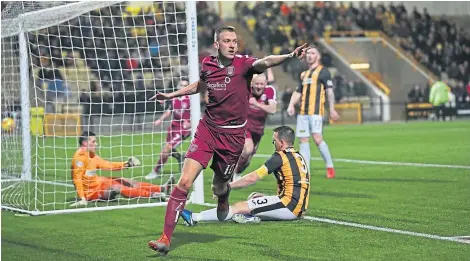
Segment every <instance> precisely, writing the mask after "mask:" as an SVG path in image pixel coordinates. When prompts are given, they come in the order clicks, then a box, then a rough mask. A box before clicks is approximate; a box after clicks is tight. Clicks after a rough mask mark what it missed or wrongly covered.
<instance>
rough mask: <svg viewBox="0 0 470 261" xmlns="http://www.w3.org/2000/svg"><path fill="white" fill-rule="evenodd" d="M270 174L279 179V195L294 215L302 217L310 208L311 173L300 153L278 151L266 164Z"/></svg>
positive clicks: (292, 149)
mask: <svg viewBox="0 0 470 261" xmlns="http://www.w3.org/2000/svg"><path fill="white" fill-rule="evenodd" d="M265 166H266V168H267V169H268V173H269V174H271V173H273V174H274V176H275V177H276V179H277V187H278V190H277V195H278V196H279V198H280V199H281V202H282V204H284V206H286V207H287V208H288V209H289V210H290V211H292V213H294V215H296V216H299V217H300V216H301V215H302V214H303V213H305V211H306V210H307V207H308V198H309V192H310V173H309V171H308V168H307V164H306V162H305V160H304V158H303V157H302V155H300V153H299V152H298V151H296V150H295V149H294V148H288V149H286V150H283V151H276V152H275V153H274V154H273V155H272V156H271V158H269V159H268V160H267V161H266V163H265Z"/></svg>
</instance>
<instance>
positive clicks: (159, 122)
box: [153, 120, 162, 126]
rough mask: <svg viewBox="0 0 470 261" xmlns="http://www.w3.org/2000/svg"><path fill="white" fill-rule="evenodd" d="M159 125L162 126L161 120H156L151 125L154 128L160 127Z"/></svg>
mask: <svg viewBox="0 0 470 261" xmlns="http://www.w3.org/2000/svg"><path fill="white" fill-rule="evenodd" d="M160 124H162V120H156V121H155V122H154V123H153V125H155V126H158V125H160Z"/></svg>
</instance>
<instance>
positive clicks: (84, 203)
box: [70, 198, 88, 207]
mask: <svg viewBox="0 0 470 261" xmlns="http://www.w3.org/2000/svg"><path fill="white" fill-rule="evenodd" d="M87 203H88V202H87V201H86V199H85V198H82V199H81V200H80V201H77V202H75V203H73V204H71V205H70V206H71V207H82V206H86V205H87Z"/></svg>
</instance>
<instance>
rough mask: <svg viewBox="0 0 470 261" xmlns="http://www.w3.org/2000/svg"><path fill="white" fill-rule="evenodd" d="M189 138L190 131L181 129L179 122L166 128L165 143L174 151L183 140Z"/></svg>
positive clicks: (181, 125)
mask: <svg viewBox="0 0 470 261" xmlns="http://www.w3.org/2000/svg"><path fill="white" fill-rule="evenodd" d="M189 136H191V129H183V124H182V123H179V122H172V123H171V125H170V127H168V134H167V136H166V143H168V144H170V145H171V147H172V148H173V149H174V148H176V147H178V146H179V145H180V144H181V142H183V140H185V139H187V138H188V137H189Z"/></svg>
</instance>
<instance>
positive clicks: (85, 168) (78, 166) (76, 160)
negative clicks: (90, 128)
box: [72, 149, 125, 198]
mask: <svg viewBox="0 0 470 261" xmlns="http://www.w3.org/2000/svg"><path fill="white" fill-rule="evenodd" d="M124 163H125V162H109V161H106V160H103V159H102V158H100V157H99V156H98V155H96V154H95V153H91V152H87V151H83V150H82V149H78V150H77V151H76V152H75V153H74V154H73V158H72V179H73V183H74V184H75V189H76V190H77V194H78V196H79V198H88V197H89V196H90V195H93V194H95V193H96V192H98V191H99V190H100V185H101V178H100V176H97V175H96V171H97V170H98V169H103V170H120V169H123V168H124Z"/></svg>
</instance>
